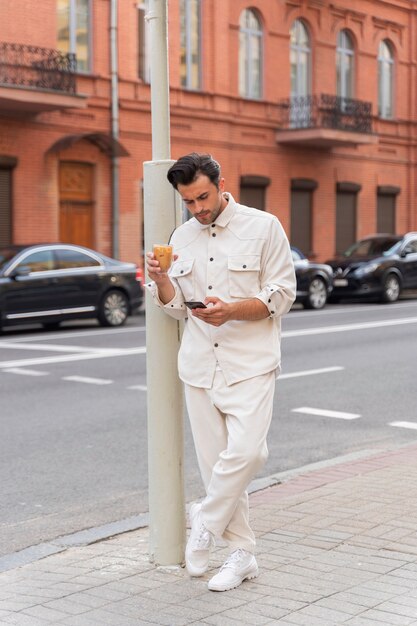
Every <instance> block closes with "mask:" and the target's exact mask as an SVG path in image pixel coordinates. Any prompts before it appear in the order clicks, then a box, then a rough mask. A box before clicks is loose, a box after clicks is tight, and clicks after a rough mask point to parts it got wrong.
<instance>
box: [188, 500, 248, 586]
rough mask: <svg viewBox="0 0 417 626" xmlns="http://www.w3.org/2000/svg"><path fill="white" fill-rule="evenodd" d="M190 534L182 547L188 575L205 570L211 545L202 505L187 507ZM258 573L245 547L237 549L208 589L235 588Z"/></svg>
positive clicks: (211, 581) (210, 582) (212, 545)
mask: <svg viewBox="0 0 417 626" xmlns="http://www.w3.org/2000/svg"><path fill="white" fill-rule="evenodd" d="M190 521H191V533H190V538H189V539H188V542H187V547H186V549H185V563H186V566H187V570H188V573H189V574H190V576H203V574H205V572H206V571H207V569H208V565H209V559H210V550H211V549H212V548H213V547H214V543H215V541H214V535H213V534H212V533H211V532H210V531H209V530H208V529H207V528H206V527H205V526H204V523H203V521H202V519H201V504H197V503H194V504H192V505H191V507H190ZM257 575H258V565H257V563H256V559H255V557H254V556H253V554H251V553H250V552H248V551H247V550H243V549H242V548H238V549H237V550H234V552H232V553H231V554H230V555H229V556H228V557H227V559H226V561H225V562H224V564H223V565H222V567H221V568H220V571H219V572H218V573H217V574H216V575H215V576H213V578H211V579H210V581H209V583H208V588H209V589H210V590H211V591H228V590H229V589H234V588H235V587H238V586H239V585H240V584H241V583H242V582H243V581H244V580H246V579H248V580H250V579H251V578H255V577H256V576H257Z"/></svg>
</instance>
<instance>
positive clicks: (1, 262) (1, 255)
mask: <svg viewBox="0 0 417 626" xmlns="http://www.w3.org/2000/svg"><path fill="white" fill-rule="evenodd" d="M15 255H16V250H13V249H12V248H1V249H0V271H1V270H2V269H3V267H4V266H5V265H6V263H8V262H9V261H10V260H11V259H12V258H13V257H14V256H15Z"/></svg>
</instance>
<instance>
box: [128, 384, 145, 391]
mask: <svg viewBox="0 0 417 626" xmlns="http://www.w3.org/2000/svg"><path fill="white" fill-rule="evenodd" d="M128 389H131V390H132V391H147V390H148V388H147V386H146V385H131V386H130V387H128Z"/></svg>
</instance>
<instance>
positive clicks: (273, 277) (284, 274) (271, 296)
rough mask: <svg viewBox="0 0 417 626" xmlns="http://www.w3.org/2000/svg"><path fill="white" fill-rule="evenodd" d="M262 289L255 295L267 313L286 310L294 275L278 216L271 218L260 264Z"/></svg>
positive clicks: (292, 297) (293, 288)
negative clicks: (266, 309)
mask: <svg viewBox="0 0 417 626" xmlns="http://www.w3.org/2000/svg"><path fill="white" fill-rule="evenodd" d="M261 286H262V290H261V291H260V292H259V293H258V294H257V295H256V297H257V298H258V299H259V300H261V301H262V302H263V303H264V304H265V306H266V307H267V308H268V310H269V315H270V317H276V316H280V315H284V314H285V313H287V312H288V311H289V310H290V308H291V306H292V304H293V302H294V300H295V296H296V278H295V270H294V262H293V260H292V254H291V248H290V244H289V242H288V239H287V236H286V234H285V231H284V229H283V228H282V226H281V224H280V222H279V221H278V220H277V219H274V220H272V221H271V228H270V232H269V239H268V241H267V243H266V245H265V253H264V255H263V258H262V267H261Z"/></svg>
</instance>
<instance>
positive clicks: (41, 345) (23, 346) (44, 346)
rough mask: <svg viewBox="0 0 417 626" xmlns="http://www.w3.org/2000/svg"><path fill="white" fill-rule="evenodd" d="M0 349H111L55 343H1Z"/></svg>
mask: <svg viewBox="0 0 417 626" xmlns="http://www.w3.org/2000/svg"><path fill="white" fill-rule="evenodd" d="M0 348H10V349H11V350H35V351H37V350H39V351H43V352H103V351H107V352H108V350H109V348H91V347H87V346H85V347H84V346H72V345H68V346H65V345H57V344H54V343H47V344H45V343H16V344H15V343H7V342H4V343H0Z"/></svg>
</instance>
